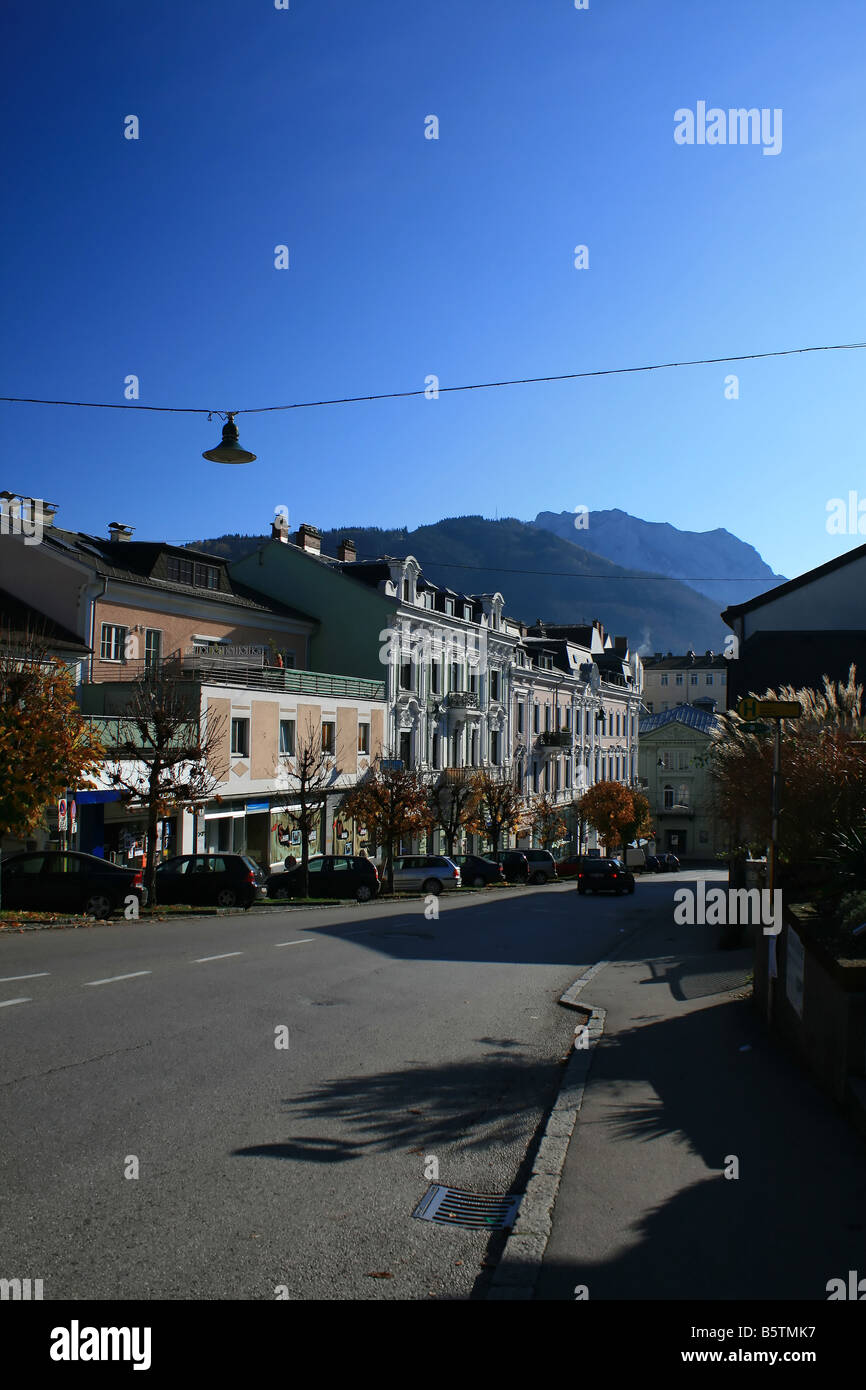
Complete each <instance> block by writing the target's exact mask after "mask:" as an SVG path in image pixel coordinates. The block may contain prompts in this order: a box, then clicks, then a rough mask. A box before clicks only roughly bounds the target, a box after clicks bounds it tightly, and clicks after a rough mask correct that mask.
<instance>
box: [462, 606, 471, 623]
mask: <svg viewBox="0 0 866 1390" xmlns="http://www.w3.org/2000/svg"><path fill="white" fill-rule="evenodd" d="M463 616H464V618H465V619H466V621H467V623H471V622H472V607H471V605H470V604H468V603H464V605H463Z"/></svg>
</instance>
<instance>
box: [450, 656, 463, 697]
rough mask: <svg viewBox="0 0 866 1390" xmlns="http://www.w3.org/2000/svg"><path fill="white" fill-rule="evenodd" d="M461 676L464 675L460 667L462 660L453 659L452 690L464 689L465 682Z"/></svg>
mask: <svg viewBox="0 0 866 1390" xmlns="http://www.w3.org/2000/svg"><path fill="white" fill-rule="evenodd" d="M461 677H462V672H461V668H460V662H459V661H452V663H451V689H452V690H462V689H463V682H462V678H461Z"/></svg>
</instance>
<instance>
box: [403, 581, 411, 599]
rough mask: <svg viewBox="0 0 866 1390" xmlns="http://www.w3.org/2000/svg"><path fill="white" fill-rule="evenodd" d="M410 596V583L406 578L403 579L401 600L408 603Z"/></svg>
mask: <svg viewBox="0 0 866 1390" xmlns="http://www.w3.org/2000/svg"><path fill="white" fill-rule="evenodd" d="M410 597H411V585H410V584H409V580H408V579H404V580H403V602H404V603H408V602H409V600H410Z"/></svg>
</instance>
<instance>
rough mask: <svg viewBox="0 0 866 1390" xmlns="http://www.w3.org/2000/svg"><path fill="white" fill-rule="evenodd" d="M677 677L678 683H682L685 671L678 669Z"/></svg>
mask: <svg viewBox="0 0 866 1390" xmlns="http://www.w3.org/2000/svg"><path fill="white" fill-rule="evenodd" d="M675 679H676V683H677V685H682V683H683V673H682V671H677V674H676V678H675Z"/></svg>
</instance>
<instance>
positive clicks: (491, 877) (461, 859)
mask: <svg viewBox="0 0 866 1390" xmlns="http://www.w3.org/2000/svg"><path fill="white" fill-rule="evenodd" d="M450 858H451V859H453V860H454V863H455V864H456V865H457V867H458V869H459V870H460V881H461V883H462V884H463V887H464V888H486V887H487V886H488V885H489V884H491V883H504V882H505V870H504V869H503V867H502V865H501V864H497V863H496V861H495V860H493V859H483V858H482V857H481V855H480V854H452V855H451V856H450Z"/></svg>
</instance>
